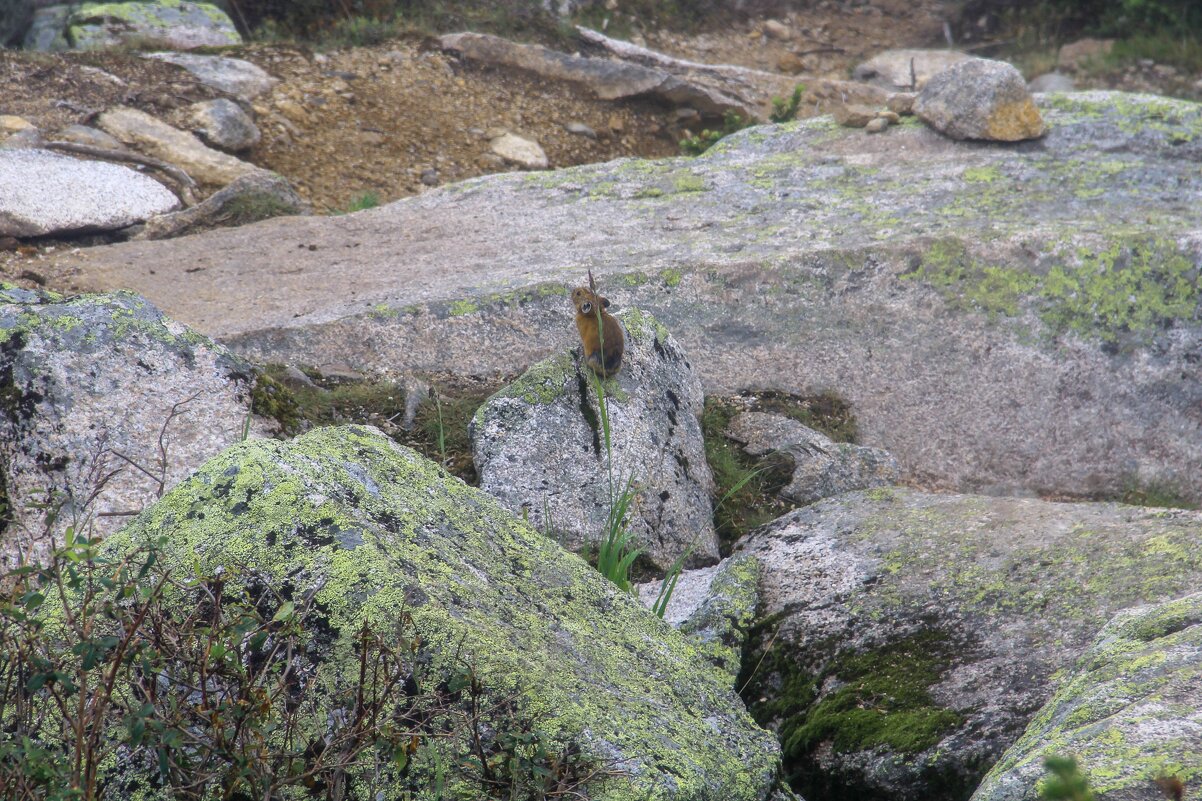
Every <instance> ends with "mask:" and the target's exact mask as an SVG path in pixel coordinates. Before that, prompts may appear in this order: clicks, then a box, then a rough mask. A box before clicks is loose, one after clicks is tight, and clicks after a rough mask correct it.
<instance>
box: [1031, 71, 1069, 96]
mask: <svg viewBox="0 0 1202 801" xmlns="http://www.w3.org/2000/svg"><path fill="white" fill-rule="evenodd" d="M1076 88H1077V86H1076V84H1074V83H1073V79H1072V78H1070V77H1068V76H1067V75H1065V74H1064V73H1061V72H1045V73H1044V74H1043V75H1040V76H1039V77H1037V78H1032V79H1031V80H1030V81H1029V82H1028V83H1027V91H1028V92H1072V91H1074V90H1075V89H1076Z"/></svg>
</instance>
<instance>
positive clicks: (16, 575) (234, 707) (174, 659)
mask: <svg viewBox="0 0 1202 801" xmlns="http://www.w3.org/2000/svg"><path fill="white" fill-rule="evenodd" d="M166 545H167V543H166V541H165V540H161V541H158V542H149V543H146V544H143V545H141V546H139V547H136V548H133V549H132V550H129V551H128V552H119V551H117V550H116V549H111V548H109V549H106V548H103V547H101V545H100V542H99V540H98V539H88V538H86V537H83V536H79V535H76V533H75V530H74V529H69V530H68V532H67V534H66V537H65V541H64V544H63V545H62V547H60V548H58V549H56V550H55V551H54V553H53V554H52V556H51V557H50V559H49V561H48V563H47V564H46V565H45V566H42V567H36V568H35V567H23V568H20V569H18V570H13V571H9V572H7V573H5V574H4V575H3V576H0V587H3V588H4V590H3V594H2V595H0V722H2V723H3V726H0V794H2V795H3V797H4V798H8V799H22V800H23V801H96V799H100V798H107V797H110V795H111V788H112V786H113V785H114V783H118V782H122V781H124V782H132V783H133V784H136V785H140V786H143V787H144V786H146V785H147V784H150V783H154V784H155V785H159V786H162V787H164V788H165V789H166V790H167V791H168V794H169V795H170V797H172V798H178V799H181V800H182V801H189V800H191V801H200V799H210V798H229V799H233V798H277V799H278V798H300V797H302V796H303V797H306V798H318V797H320V798H344V797H369V796H373V795H376V794H377V793H376V791H375V790H373V789H372V788H382V787H387V788H389V793H390V794H395V796H396V797H406V798H440V797H444V794H446V793H448V792H450V791H451V788H456V789H457V790H458V794H460V795H462V794H463V793H464V792H469V794H470V795H471V796H472V797H479V798H494V799H514V798H529V799H551V798H558V797H569V796H574V795H576V794H577V790H578V788H580V787H581V785H583V783H584V782H585V781H586V780H587V779H589V778H592V777H593V776H595V775H596V774H597V772H598V769H599V766H598V765H596V764H594V763H593V762H592V761H591V760H589V759H588V758H586V757H584V756H582V753H581V748H580V746H579V744H577V743H573V742H564V741H562V740H556V739H554V738H552V737H551V736H548V735H547V734H545V733H544V732H543V731H542V730H541V729H540V727H539V723H538V719H537V718H536V717H534V716H532V715H531V714H530V713H528V712H527V711H526V710H525V709H524V707H523V705H522V703H521V700H520V699H518V698H514V697H513V696H512V695H511V694H510V693H508V692H504V691H497V690H495V689H494V688H490V687H489V686H487V685H486V684H485V683H484V682H483V681H482V680H481V678H480V677H479V676H478V675H477V674H476V672H475V671H474V669H473V668H472V666H471V664H470V663H469V662H467V661H465V660H464V659H462V658H459V657H448V655H446V654H441V655H440V653H439V649H437V648H434V647H431V646H429V645H427V644H426V639H425V638H424V637H423V636H421V634H420V633H419V632H418V631H417V630H416V627H415V625H414V621H413V620H412V618H410V617H409V616H408V615H404V616H401V617H400V618H399V619H396V620H394V621H390V622H388V623H387V624H381V625H380V627H377V628H373V627H372V626H370V625H369V624H367V623H364V625H363V627H362V628H361V630H360V631H359V632H358V633H357V634H356V635H355V636H354V637H353V638H351V639H352V640H353V647H354V653H352V654H347V655H346V657H347V658H349V659H353V660H354V664H357V665H358V669H357V670H355V671H352V672H351V673H350V674H348V675H352V674H353V675H355V676H357V677H358V679H357V681H352V682H349V683H348V684H347V686H344V687H340V688H337V689H329V688H327V691H328V692H330V693H332V695H330V696H329V697H327V698H326V701H327V702H328V703H329V706H324V705H317V704H314V703H312V702H311V701H310V700H307V699H306V697H305V696H304V695H302V696H299V697H298V695H297V692H296V690H297V687H298V681H303V680H304V679H303V678H300V676H303V675H305V674H304V673H303V671H305V670H306V669H311V668H312V665H313V661H312V660H313V659H314V658H315V656H314V655H315V654H316V652H317V650H319V649H320V647H321V645H320V643H321V642H323V641H324V640H326V639H327V638H328V632H327V631H325V630H323V625H326V626H328V623H327V621H326V618H325V613H324V611H323V610H322V609H321V608H320V607H319V605H318V604H315V603H314V601H313V597H312V596H307V597H306V598H305V599H300V598H297V599H293V598H291V597H290V590H289V588H288V587H272V586H267V585H264V586H263V587H262V589H261V592H258V593H254V592H250V591H248V590H247V589H246V588H245V587H243V586H242V585H240V584H239V582H238V581H229V580H228V579H229V578H230V577H229V576H222V575H203V574H201V573H200V572H198V571H199V570H200V568H193V570H194V572H192V573H191V574H184V573H181V572H175V573H173V572H171V570H169V569H168V568H167V567H165V565H166V564H167V560H166V559H164V558H162V556H161V554H162V552H163V549H164V548H165V546H166ZM239 587H240V589H236V588H239ZM318 658H320V657H318ZM435 664H437V665H439V667H438V668H434V667H432V666H433V665H435ZM298 671H301V674H300V676H298ZM197 688H199V689H197ZM330 709H341V710H343V711H344V712H345V718H344V719H342V720H341V721H340V723H339V725H338V726H336V727H333V728H331V727H330V725H329V715H330ZM314 732H319V733H320V732H328V734H327V736H326V737H325V738H322V739H319V740H317V741H314V740H313V739H312V735H313V733H314ZM106 787H107V788H108V789H107V790H106ZM334 788H341V789H338V790H337V791H335V789H334ZM378 794H379V795H381V796H382V795H384V794H385V791H384V790H383V789H381V790H379V792H378ZM450 794H455V793H453V792H451V793H450Z"/></svg>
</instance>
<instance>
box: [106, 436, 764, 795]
mask: <svg viewBox="0 0 1202 801" xmlns="http://www.w3.org/2000/svg"><path fill="white" fill-rule="evenodd" d="M164 535H165V538H166V540H165V542H166V544H165V546H164V548H165V552H164V554H163V556H162V559H163V560H164V561H163V565H164V566H165V567H166V568H169V569H172V570H177V571H179V572H181V573H185V574H189V573H190V572H191V571H193V570H199V571H201V573H202V574H203V575H221V576H223V577H225V586H226V588H227V589H226V591H227V592H230V591H231V590H233V591H234V593H235V594H236V592H237V589H239V588H242V587H245V588H247V589H248V590H249V591H251V593H252V595H253V596H254V597H259V596H260V595H262V592H261V588H262V587H272V588H276V589H277V590H278V589H280V588H287V590H286V591H287V592H288V593H289V594H290V595H291V596H292V597H295V598H298V599H300V598H311V599H312V602H313V603H312V607H313V609H315V610H318V613H319V614H320V621H319V624H318V625H313V626H312V629H313V630H312V632H311V634H310V635H309V636H308V638H307V640H306V645H305V647H304V648H301V649H298V651H297V653H296V654H295V656H294V659H295V660H296V665H295V671H296V673H297V674H298V675H302V676H306V677H309V680H308V681H307V683H306V688H307V690H306V692H307V693H319V694H320V693H322V692H328V691H332V690H331V689H330V688H334V687H338V686H354V682H355V681H356V680H357V678H358V675H359V674H358V671H359V669H360V666H359V661H358V659H357V658H354V656H353V655H354V653H355V642H356V637H357V636H358V632H359V631H360V630H361V628H362V627H363V626H364V625H365V624H369V625H380V624H384V625H391V624H392V623H394V622H396V621H399V620H401V619H402V618H405V619H411V620H412V626H413V628H415V629H416V631H417V633H418V635H420V638H421V641H422V643H423V644H424V645H423V652H424V653H425V654H427V657H428V667H427V670H428V671H431V672H433V673H434V674H435V676H436V675H437V672H438V671H441V670H443V669H445V668H447V667H448V665H449V664H450V663H452V662H453V663H454V664H470V665H471V666H472V669H473V671H474V674H475V675H476V676H477V677H479V681H480V682H481V683H482V684H483V686H484V687H486V688H488V691H489V693H490V695H489V696H488V697H489V698H490V699H491V701H489V702H488V703H494V702H496V701H499V700H503V699H518V702H519V703H520V705H521V707H522V709H523V710H524V711H525V713H526V714H528V715H530V719H529V720H528V721H527V723H529V724H530V726H531V727H532V728H533V729H534V730H537V731H539V732H541V733H543V734H545V735H548V736H549V737H551V738H553V740H554V741H555V742H556V743H561V744H562V743H569V742H570V743H574V744H575V745H577V746H579V747H580V749H581V750H582V753H583V754H584V755H585V756H586V757H587V758H589V759H594V760H597V764H599V765H602V766H609V768H608V769H603V770H599V771H598V772H597V774H596V775H595V776H593V777H592V778H591V779H590V780H589V781H588V782H587V783H586V785H585V786H584V787H583V788H581V790H580V791H581V792H582V793H584V795H585V797H589V798H593V799H597V801H602V800H603V799H608V800H612V801H622V800H624V799H675V800H676V801H703V799H715V798H721V799H729V801H757V800H758V799H765V798H767V796H768V794H769V792H770V790H771V787H772V784H773V783H774V778H775V775H776V770H777V766H778V764H779V746H778V744H777V743H776V741H775V738H774V737H773V736H772V735H771V734H770V733H769V732H766V731H764V730H762V729H760V728H759V727H757V726H756V725H755V724H754V723H753V721H752V720H751V718H750V717H749V715H748V714H747V712H746V710H745V709H744V708H743V705H742V703H741V702H740V701H739V699H738V697H737V696H736V695H735V694H734V692H733V691H732V690H731V688H730V686H729V681H728V679H727V677H726V676H725V675H724V674H722V672H721V671H719V670H718V669H717V668H715V667H714V666H713V665H711V664H710V663H709V662H707V661H706V660H705V659H703V658H702V657H701V655H700V654H699V653H698V651H697V649H696V648H694V647H693V646H692V645H691V644H690V643H689V641H688V640H687V639H686V638H685V637H683V636H681V635H680V634H679V633H678V632H676V631H674V630H673V629H672V628H671V627H670V626H668V625H666V624H665V623H663V621H661V620H659V619H658V618H656V617H655V616H654V615H652V614H650V613H649V612H648V610H647V609H646V608H644V607H643V606H642V604H640V603H639V602H638V600H637V599H635V598H633V597H631V596H630V595H628V594H626V593H623V592H621V591H620V590H618V589H617V587H615V586H614V585H613V584H612V583H611V582H609V581H608V580H606V579H605V578H603V577H602V576H601V575H600V574H598V573H597V572H596V571H595V570H593V569H592V568H591V567H589V566H588V565H587V564H586V563H585V562H584V561H583V560H581V559H580V558H579V557H577V556H575V555H573V554H570V553H568V552H566V551H564V550H563V549H562V548H560V547H559V546H558V545H557V544H556V543H555V542H553V541H551V540H549V539H547V538H546V537H544V536H542V534H540V533H539V532H536V531H535V530H534V529H532V528H531V527H530V526H528V525H527V524H526V523H524V522H522V521H521V520H519V519H517V518H515V517H514V516H513V515H512V514H510V513H509V512H508V511H507V510H506V509H505V508H504V507H502V506H501V505H500V504H499V503H497V501H496V499H494V498H492V497H491V496H489V495H488V494H487V493H484V492H481V491H480V490H477V489H475V488H473V487H469V486H468V485H466V484H464V483H463V482H462V481H460V480H459V479H457V478H454V477H452V476H450V475H449V474H448V473H446V472H445V471H443V470H442V469H440V468H439V467H438V466H436V465H435V464H434V463H433V462H430V461H429V460H427V459H424V458H422V457H421V456H419V455H418V454H416V453H415V452H414V451H412V450H410V449H408V448H405V447H403V446H400V445H397V444H396V443H395V442H393V441H392V440H391V439H389V438H388V437H386V436H384V435H383V434H382V433H380V432H379V431H378V430H376V429H374V428H370V427H361V426H349V427H344V428H323V429H317V430H314V431H311V432H309V433H307V434H305V435H303V436H301V437H298V438H297V439H295V440H292V441H290V442H281V441H277V440H255V441H250V442H245V443H241V444H238V445H235V446H233V447H231V448H229V449H228V450H227V451H225V452H224V453H222V454H221V455H220V456H218V457H216V458H214V459H212V460H211V461H209V462H208V463H207V464H205V465H204V466H203V467H202V468H201V469H199V470H198V471H197V472H196V473H195V474H194V475H193V476H192V477H191V478H189V479H188V480H187V481H185V482H184V483H182V484H181V485H180V486H179V487H177V488H176V489H175V490H173V491H172V492H171V493H169V494H168V495H167V496H165V497H164V498H163V499H162V500H161V501H160V502H159V503H157V504H155V505H154V506H153V507H152V508H150V509H148V510H147V511H146V512H145V513H144V514H143V515H142V516H141V517H140V518H139V519H138V520H136V521H135V522H134V523H133V524H131V525H130V526H129V527H128V528H126V529H124V530H123V531H122V532H121V533H119V534H118V535H116V536H115V537H114V538H113V539H112V540H110V541H109V542H108V543H107V546H108V547H110V548H117V549H122V548H125V547H128V545H127V543H128V542H131V541H132V542H135V543H136V542H143V541H145V540H147V539H153V538H159V537H163V536H164ZM235 585H236V586H235ZM256 588H260V589H256ZM269 612H270V610H269ZM429 681H430V682H431V683H437V678H433V679H430V680H429ZM322 698H323V696H320V695H319V696H318V697H317V698H316V699H314V698H313V697H311V696H307V698H306V700H307V701H316V702H317V703H318V704H320V703H321V702H322ZM318 708H321V707H320V706H319V707H318ZM322 720H323V721H325V720H326V719H325V718H322ZM337 720H339V715H338V711H337V710H333V709H332V710H331V714H330V717H329V719H328V722H327V723H325V725H329V726H334V725H336V724H335V721H337ZM322 734H324V732H321V731H318V732H304V733H302V735H301V736H313V737H320V736H321V735H322ZM494 735H495V733H488V732H485V733H484V735H483V736H484V737H485V738H490V737H492V736H494ZM446 736H447V737H450V738H463V737H467V736H468V735H467V733H466V732H465V731H462V730H460V731H452V732H449V733H447V735H446ZM426 759H427V754H426V750H425V749H422V748H419V749H418V750H417V751H416V753H415V754H414V755H413V756H412V757H411V762H412V763H413V764H412V765H411V766H410V768H409V770H410V771H411V773H410V778H411V779H412V778H413V777H414V776H426V778H428V779H429V781H430V786H431V787H433V786H434V782H435V780H436V777H435V776H434V775H432V773H431V771H432V766H431V765H430V764H429V763H427V762H426V761H425V760H426ZM389 775H391V774H388V773H387V771H386V770H385V772H384V773H383V774H382V775H381V777H379V778H378V781H379V782H380V783H385V782H386V780H387V776H389ZM365 778H371V777H364V776H360V775H353V776H351V777H349V778H348V783H347V793H348V795H347V797H348V798H353V799H363V798H365V795H364V779H365ZM440 780H441V779H440ZM445 781H446V783H447V786H446V790H445V793H444V795H443V796H442V797H450V798H455V797H458V798H480V797H484V796H486V795H487V794H486V793H485V792H484V791H483V790H482V789H481V788H480V787H474V788H473V787H470V786H462V783H461V782H457V781H456V778H455V775H454V774H449V775H448V776H446V777H445ZM125 786H128V785H125ZM377 791H378V792H379V793H380V795H378V796H375V795H374V793H376V792H377ZM366 797H368V798H371V797H378V798H385V797H386V798H399V797H401V796H400V795H399V794H398V793H395V792H392V791H390V790H389V789H388V788H387V787H384V786H381V784H377V785H376V787H375V788H374V789H373V790H372V791H371V793H370V794H368V795H367V796H366ZM417 797H427V796H425V795H420V794H419V795H418V796H417Z"/></svg>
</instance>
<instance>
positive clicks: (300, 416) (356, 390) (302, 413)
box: [254, 365, 499, 484]
mask: <svg viewBox="0 0 1202 801" xmlns="http://www.w3.org/2000/svg"><path fill="white" fill-rule="evenodd" d="M308 375H309V377H310V378H311V379H312V381H313V385H312V386H298V385H296V384H295V383H294V382H290V381H289V379H288V377H287V375H286V371H285V368H284V367H283V366H281V365H268V366H267V367H265V368H263V369H262V371H261V372H260V374H259V377H258V381H257V383H256V385H255V390H254V411H255V413H256V414H260V415H263V416H265V417H270V418H272V419H274V420H276V421H277V422H279V424H280V427H281V434H283V435H284V436H295V435H297V434H300V433H303V432H305V431H308V430H309V429H311V428H316V427H318V426H327V425H345V424H348V423H363V424H367V425H373V426H375V427H377V428H379V429H380V430H381V431H383V432H384V433H386V434H388V435H389V436H390V437H392V438H393V439H394V440H396V441H397V442H400V443H402V444H404V445H408V446H409V447H411V448H413V449H414V450H416V451H418V452H420V453H421V454H422V455H423V456H426V457H427V458H430V459H433V460H434V461H436V462H438V463H439V464H441V465H443V466H444V467H446V468H447V470H449V471H450V472H451V473H452V474H454V475H456V476H458V477H459V478H462V479H463V480H464V481H467V482H468V483H469V484H473V483H475V482H476V480H477V475H476V467H475V464H474V463H473V461H472V447H471V439H470V437H469V436H468V425H469V423H470V422H471V419H472V416H473V415H474V414H475V413H476V410H477V409H478V408H479V407H480V404H482V403H483V402H484V401H485V399H487V398H488V396H489V395H490V394H492V392H494V391H495V390H496V389H497V388H498V383H499V382H490V383H488V384H480V385H476V384H474V383H470V382H467V381H462V380H454V381H453V380H446V381H443V382H441V383H440V384H433V385H432V389H431V392H430V394H429V395H427V396H425V397H423V398H421V399H420V401H419V402H418V404H417V408H416V411H415V412H414V414H413V420H412V424H411V425H410V426H408V427H406V425H405V423H406V421H405V419H404V418H405V411H406V407H407V405H408V397H407V393H406V391H405V388H404V387H403V386H402V385H401V384H399V383H396V382H394V381H391V380H389V379H377V380H362V381H347V380H338V379H332V378H326V377H323V376H322V375H321V374H320V373H318V372H317V371H308Z"/></svg>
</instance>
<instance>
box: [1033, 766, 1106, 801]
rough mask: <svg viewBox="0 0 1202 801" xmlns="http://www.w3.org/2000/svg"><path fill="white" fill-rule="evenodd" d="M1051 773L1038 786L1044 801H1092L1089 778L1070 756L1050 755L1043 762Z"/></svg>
mask: <svg viewBox="0 0 1202 801" xmlns="http://www.w3.org/2000/svg"><path fill="white" fill-rule="evenodd" d="M1043 766H1044V768H1046V769H1047V771H1048V772H1049V773H1051V774H1052V775H1051V776H1050V777H1048V778H1047V779H1045V780H1044V781H1043V782H1042V783H1041V784H1040V787H1039V797H1040V798H1043V799H1046V801H1094V794H1093V790H1091V789H1089V780H1088V779H1086V778H1085V774H1083V773H1082V772H1081V769H1080V768H1079V767H1077V760H1075V759H1073V758H1072V757H1063V756H1050V757H1048V758H1047V759H1046V760H1044V763H1043Z"/></svg>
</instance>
